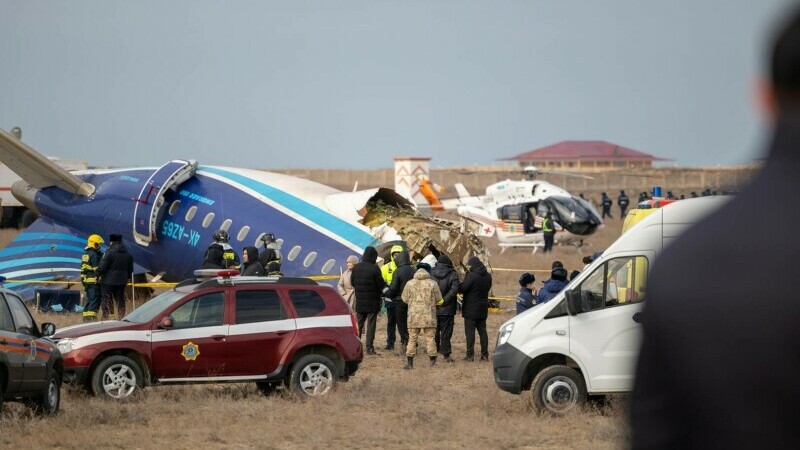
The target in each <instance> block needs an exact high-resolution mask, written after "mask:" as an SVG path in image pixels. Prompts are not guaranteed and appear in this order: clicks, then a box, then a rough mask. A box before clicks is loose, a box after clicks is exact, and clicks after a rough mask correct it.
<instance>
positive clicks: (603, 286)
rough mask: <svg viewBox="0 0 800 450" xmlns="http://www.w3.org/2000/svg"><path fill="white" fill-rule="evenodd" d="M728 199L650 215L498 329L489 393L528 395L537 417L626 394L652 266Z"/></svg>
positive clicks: (692, 202)
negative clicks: (562, 284)
mask: <svg viewBox="0 0 800 450" xmlns="http://www.w3.org/2000/svg"><path fill="white" fill-rule="evenodd" d="M729 198H730V197H727V198H726V197H703V198H696V199H688V200H681V201H679V202H675V203H672V204H669V205H665V206H664V207H662V208H657V209H654V210H653V212H652V213H651V214H649V215H648V216H647V217H645V218H643V219H642V220H641V221H640V222H639V223H637V224H636V225H634V226H633V227H632V228H631V229H630V230H629V231H628V232H626V233H625V234H623V235H622V236H621V237H620V238H619V239H617V241H616V242H614V243H613V244H612V245H611V246H610V247H609V248H607V249H606V250H605V251H604V252H603V254H602V256H600V257H599V258H597V259H596V260H595V261H593V262H592V263H591V264H590V265H589V266H588V267H586V268H585V269H584V271H583V272H581V274H580V275H578V276H577V277H576V278H575V279H573V280H572V281H571V282H570V283H569V284H568V285H567V286H566V287H565V288H564V290H563V291H561V292H560V293H559V294H558V295H557V296H556V297H555V298H553V299H552V300H551V301H549V302H547V303H543V304H540V305H536V306H534V307H533V308H531V309H529V310H528V311H525V312H524V313H522V314H519V315H517V316H514V318H512V319H511V320H509V321H508V322H506V323H504V324H503V325H502V327H500V332H499V334H498V337H497V346H496V348H495V352H494V357H493V369H494V380H495V383H496V384H497V386H498V387H499V388H500V389H502V390H504V391H507V392H510V393H512V394H521V393H522V392H527V391H530V392H531V394H530V395H531V402H532V404H533V406H534V407H535V408H536V409H537V410H540V411H546V412H551V413H554V414H563V413H565V412H567V411H569V410H571V409H573V408H574V407H575V406H576V405H579V404H581V403H583V402H584V401H586V400H587V398H590V397H595V398H602V396H605V395H608V394H618V393H625V392H629V391H630V390H631V389H632V387H633V378H634V373H635V365H636V359H637V356H638V352H639V346H640V343H641V337H642V325H641V324H642V319H643V313H642V310H643V307H644V302H645V301H646V300H647V277H648V274H649V271H650V269H651V268H652V267H653V263H654V262H655V261H656V259H657V258H658V256H659V255H660V254H661V252H662V251H663V249H664V248H665V247H667V246H668V245H669V244H670V243H671V242H672V241H674V240H675V239H676V238H677V237H678V236H680V235H681V234H682V233H683V232H685V231H686V230H687V229H688V228H689V227H691V226H692V225H694V224H696V223H697V222H698V221H700V220H701V219H703V218H704V217H706V216H708V215H709V214H711V213H712V212H713V211H715V210H716V209H718V208H719V207H720V206H722V205H723V204H724V203H725V202H726V201H728V199H729Z"/></svg>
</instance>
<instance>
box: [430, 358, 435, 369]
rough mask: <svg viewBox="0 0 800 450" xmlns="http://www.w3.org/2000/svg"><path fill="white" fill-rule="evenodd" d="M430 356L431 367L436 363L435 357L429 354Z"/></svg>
mask: <svg viewBox="0 0 800 450" xmlns="http://www.w3.org/2000/svg"><path fill="white" fill-rule="evenodd" d="M430 358H431V367H433V366H435V365H436V357H435V356H431V357H430Z"/></svg>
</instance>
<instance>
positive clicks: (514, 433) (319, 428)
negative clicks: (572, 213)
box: [0, 221, 629, 449]
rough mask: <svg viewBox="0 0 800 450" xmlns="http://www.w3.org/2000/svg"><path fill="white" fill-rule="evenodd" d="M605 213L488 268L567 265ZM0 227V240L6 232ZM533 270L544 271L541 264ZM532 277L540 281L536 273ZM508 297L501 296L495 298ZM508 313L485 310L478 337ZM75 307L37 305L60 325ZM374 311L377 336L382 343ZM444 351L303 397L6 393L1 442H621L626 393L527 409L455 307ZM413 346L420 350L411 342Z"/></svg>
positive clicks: (247, 391)
mask: <svg viewBox="0 0 800 450" xmlns="http://www.w3.org/2000/svg"><path fill="white" fill-rule="evenodd" d="M618 222H619V221H615V222H612V223H610V224H609V225H608V226H607V227H606V228H604V229H602V230H600V232H599V233H598V235H597V236H594V237H593V238H592V239H591V242H592V246H591V247H588V248H587V247H584V248H583V249H580V250H576V249H574V248H571V247H558V248H556V250H555V251H554V252H553V254H552V255H547V256H544V255H542V254H541V253H537V254H535V255H532V254H531V252H530V251H521V250H515V251H506V252H505V253H503V254H502V255H501V254H500V253H499V251H498V249H497V246H496V243H494V241H489V242H490V249H491V250H492V254H493V257H492V259H491V262H492V265H493V266H494V267H496V268H524V269H546V268H549V266H550V263H551V261H552V260H553V259H559V260H561V261H563V262H564V264H565V266H566V267H567V268H568V269H569V270H572V269H573V268H578V269H580V268H581V267H582V265H583V264H582V263H581V257H582V256H583V255H584V254H588V253H592V252H594V251H597V250H601V249H603V248H605V247H606V246H608V244H610V243H611V242H612V241H613V240H614V239H615V238H616V236H618V235H619V229H620V223H618ZM9 233H10V232H7V231H5V230H3V231H0V245H5V243H7V242H8V241H9V240H10V239H11V238H13V235H11V236H10V237H7V235H9ZM519 273H520V272H504V271H498V272H496V273H495V277H494V279H495V283H494V285H495V289H494V292H495V294H496V295H508V296H512V297H513V296H514V294H515V293H516V290H517V286H518V284H517V283H516V279H517V277H518V276H519ZM536 276H537V280H544V279H546V278H547V277H546V275H545V274H544V273H542V272H537V273H536ZM537 285H539V284H538V283H537ZM504 306H505V307H506V308H509V309H511V308H513V304H512V303H504ZM512 314H513V313H505V314H493V315H490V318H489V323H488V327H487V328H488V329H489V344H490V352H491V351H492V350H493V348H494V343H495V339H496V333H497V329H498V327H499V326H500V325H501V324H502V323H503V322H505V321H506V320H508V319H509V318H510V317H512ZM79 320H80V318H79V316H77V315H52V314H48V315H42V314H39V315H37V321H39V322H40V323H41V322H44V321H50V322H55V323H56V324H57V325H58V326H59V327H63V326H66V325H68V324H72V323H77V322H78V321H79ZM385 323H386V322H385V319H383V318H382V319H381V320H379V322H378V335H377V336H376V341H377V344H379V345H380V346H381V347H382V345H383V344H384V343H385V338H386V334H385ZM455 328H456V329H455V333H454V336H453V342H454V357H456V359H457V360H456V362H455V363H453V364H446V363H443V362H440V363H439V364H438V365H437V366H436V367H433V368H431V367H428V364H427V361H426V359H427V358H426V357H424V356H418V357H417V361H416V363H417V367H415V369H414V370H412V371H404V370H402V365H403V363H404V358H403V357H401V356H399V355H398V354H397V353H396V352H394V353H392V352H387V351H383V352H381V356H379V357H368V358H366V359H365V360H364V363H363V364H362V365H361V368H360V369H359V371H358V373H357V374H356V375H355V377H353V378H352V379H351V380H350V381H349V382H347V383H342V384H340V385H339V389H338V390H337V391H336V392H334V393H333V394H332V395H330V396H328V397H327V398H323V399H317V400H313V401H310V400H307V401H302V400H298V399H296V398H294V397H293V396H291V395H288V394H285V393H281V394H278V395H272V396H266V397H265V396H263V395H261V394H260V393H259V392H258V391H257V390H256V389H255V386H254V384H252V383H249V384H227V385H198V386H177V387H173V386H169V387H166V386H164V387H155V388H151V389H147V390H145V391H144V392H143V393H142V394H141V395H139V396H137V397H136V398H134V399H132V400H131V401H127V402H121V403H118V402H112V401H106V400H103V399H98V398H94V397H90V396H88V395H86V394H85V393H83V392H82V391H80V390H77V389H74V388H65V389H64V391H63V398H62V410H61V412H60V413H59V414H58V415H57V416H56V417H53V418H39V417H35V416H33V415H32V414H31V413H30V411H29V410H28V409H27V408H25V407H24V406H22V405H18V404H6V406H5V408H4V411H3V413H2V414H0V448H45V447H50V448H65V449H93V448H98V449H99V448H126V449H130V448H158V447H168V448H179V449H181V448H221V449H251V448H322V447H332V448H337V447H345V446H347V447H350V448H375V447H379V448H423V447H427V448H464V447H466V448H480V447H483V448H592V449H595V448H599V449H602V448H619V447H626V446H628V445H629V430H628V426H627V423H626V412H625V408H626V399H625V397H621V398H615V399H613V400H612V401H611V403H610V405H609V406H606V407H604V408H603V409H595V408H592V407H586V408H583V409H581V410H580V411H576V412H574V413H573V414H570V415H568V416H567V417H562V418H553V417H549V416H546V415H538V414H536V413H534V412H532V411H531V410H530V408H529V406H528V399H529V394H526V395H520V396H516V395H511V394H507V393H505V392H503V391H501V390H500V389H498V388H497V387H496V386H495V384H494V381H493V377H492V367H491V363H487V362H483V363H481V362H466V361H462V360H461V359H460V358H461V357H463V355H464V332H463V321H462V320H461V319H460V317H459V318H457V319H456V327H455ZM420 354H421V355H424V353H423V350H422V347H420Z"/></svg>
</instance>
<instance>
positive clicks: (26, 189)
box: [11, 180, 39, 214]
mask: <svg viewBox="0 0 800 450" xmlns="http://www.w3.org/2000/svg"><path fill="white" fill-rule="evenodd" d="M37 191H38V189H36V188H33V187H31V186H30V185H29V184H28V182H27V181H25V180H17V181H15V182H14V183H12V184H11V195H13V196H14V198H16V199H17V200H19V202H20V203H22V204H23V205H25V207H26V208H28V209H29V210H31V211H33V212H35V213H36V214H39V210H37V209H36V192H37Z"/></svg>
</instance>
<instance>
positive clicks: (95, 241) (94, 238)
mask: <svg viewBox="0 0 800 450" xmlns="http://www.w3.org/2000/svg"><path fill="white" fill-rule="evenodd" d="M100 244H105V241H104V240H103V238H101V237H100V235H99V234H93V235H91V236H89V239H86V245H88V246H89V247H99V246H100Z"/></svg>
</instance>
